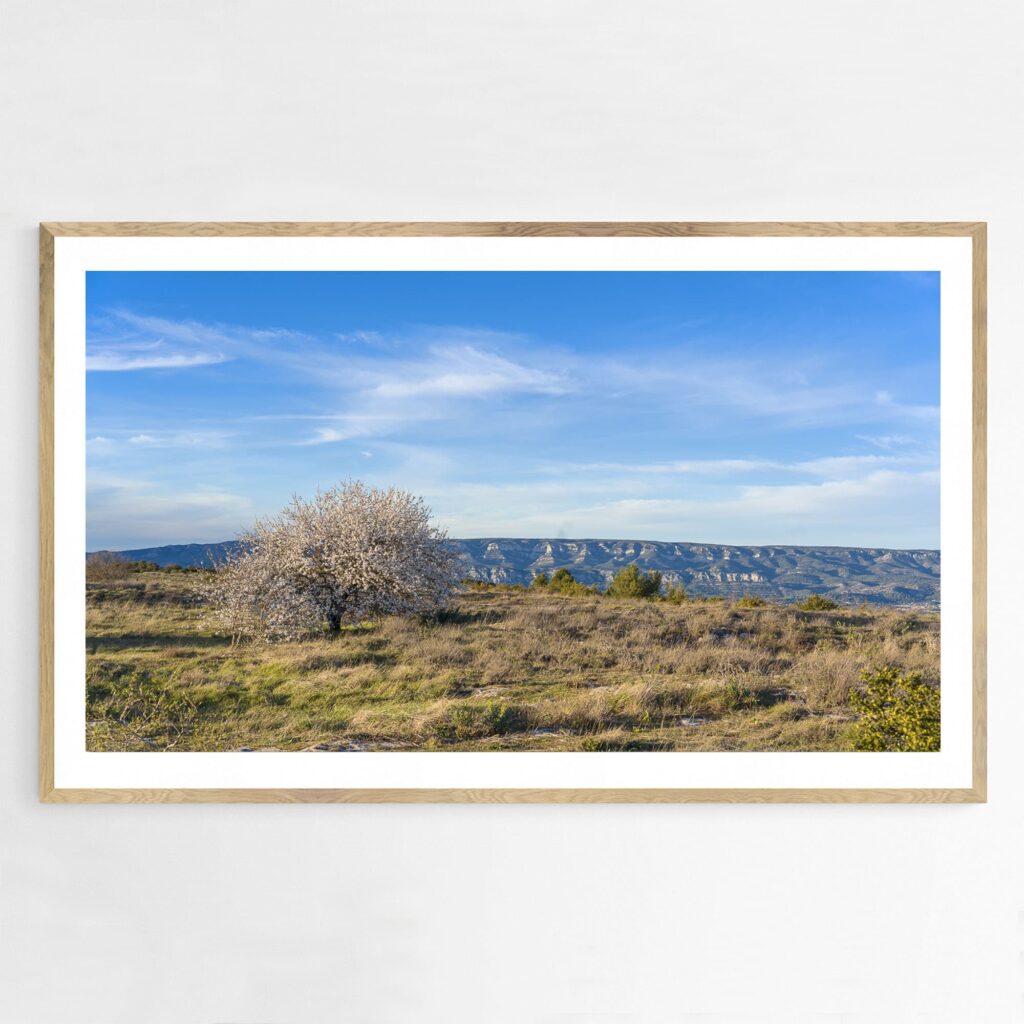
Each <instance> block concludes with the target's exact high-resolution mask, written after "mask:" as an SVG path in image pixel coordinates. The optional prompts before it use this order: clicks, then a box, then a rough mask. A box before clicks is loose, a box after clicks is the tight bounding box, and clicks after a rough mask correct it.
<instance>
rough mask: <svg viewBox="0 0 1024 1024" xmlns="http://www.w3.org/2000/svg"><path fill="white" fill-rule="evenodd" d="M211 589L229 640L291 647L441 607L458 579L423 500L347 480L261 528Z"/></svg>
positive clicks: (245, 539)
mask: <svg viewBox="0 0 1024 1024" xmlns="http://www.w3.org/2000/svg"><path fill="white" fill-rule="evenodd" d="M239 540H240V543H239V545H238V548H237V550H235V551H233V552H231V553H230V554H229V555H228V556H227V558H226V561H225V562H224V563H223V564H222V565H221V566H220V567H219V568H218V570H217V572H216V573H215V574H214V575H213V577H212V578H211V579H210V580H209V582H208V584H207V587H206V592H207V599H208V601H209V603H210V605H211V607H212V609H213V614H214V617H215V619H216V621H217V622H218V623H219V624H220V625H221V626H224V627H226V628H227V629H228V630H230V632H231V634H232V636H233V637H235V638H236V639H250V640H263V641H269V640H290V639H297V638H299V637H301V636H304V635H307V634H309V633H312V632H315V631H316V630H317V629H320V628H322V627H323V626H326V627H327V629H328V630H330V631H332V632H336V631H337V630H339V629H340V628H341V626H342V624H343V623H357V622H362V621H365V620H366V619H369V618H375V617H378V616H381V615H415V614H424V613H428V612H432V611H435V610H436V609H438V608H440V607H443V606H444V605H445V604H446V603H447V602H448V599H449V597H450V596H451V595H452V593H453V592H454V590H455V586H456V582H457V580H458V578H459V573H458V568H459V563H458V560H457V558H456V556H455V554H454V552H453V551H452V549H451V547H450V546H449V544H448V543H447V536H446V535H445V533H444V532H443V531H441V530H439V529H437V528H436V527H434V526H432V525H431V524H430V510H429V509H428V508H427V507H426V505H425V504H424V503H423V500H422V499H421V498H417V497H414V496H413V495H411V494H409V493H408V492H406V491H400V490H397V489H395V488H389V489H388V490H379V489H377V488H371V487H367V486H366V485H365V484H362V483H360V482H359V481H355V482H352V481H349V482H347V483H344V484H341V485H340V486H338V487H332V488H330V489H329V490H326V491H318V492H317V494H316V497H315V498H313V499H312V500H311V501H303V500H302V499H300V498H293V499H292V502H291V504H290V505H289V506H288V507H287V508H286V509H284V511H283V512H281V513H280V514H279V515H277V516H273V517H271V518H268V519H261V520H258V521H257V522H256V524H255V525H254V526H253V527H252V529H250V530H249V531H248V532H247V533H244V534H243V535H242V536H241V537H240V538H239Z"/></svg>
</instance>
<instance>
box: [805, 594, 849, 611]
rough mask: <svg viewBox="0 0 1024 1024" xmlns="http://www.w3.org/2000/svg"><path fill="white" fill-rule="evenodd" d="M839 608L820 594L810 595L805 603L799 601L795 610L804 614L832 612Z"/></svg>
mask: <svg viewBox="0 0 1024 1024" xmlns="http://www.w3.org/2000/svg"><path fill="white" fill-rule="evenodd" d="M838 607H839V605H838V604H836V602H835V601H833V600H832V599H831V598H828V597H822V596H821V594H811V596H810V597H809V598H807V599H806V600H805V601H801V602H800V604H798V605H797V608H801V609H803V611H805V612H834V611H835V610H836V609H837V608H838Z"/></svg>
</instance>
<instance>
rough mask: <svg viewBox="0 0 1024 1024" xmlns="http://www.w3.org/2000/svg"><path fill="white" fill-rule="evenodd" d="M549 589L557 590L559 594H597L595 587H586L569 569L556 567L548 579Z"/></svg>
mask: <svg viewBox="0 0 1024 1024" xmlns="http://www.w3.org/2000/svg"><path fill="white" fill-rule="evenodd" d="M547 589H548V590H554V591H557V592H558V593H559V594H572V595H574V596H577V597H579V596H581V595H583V594H595V593H597V591H595V590H594V588H593V587H585V586H584V585H583V584H582V583H580V581H579V580H577V579H576V577H575V576H573V574H572V573H571V572H569V570H568V569H556V570H555V571H554V572H553V573H552V574H551V579H550V580H548V584H547Z"/></svg>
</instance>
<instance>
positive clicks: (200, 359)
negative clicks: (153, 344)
mask: <svg viewBox="0 0 1024 1024" xmlns="http://www.w3.org/2000/svg"><path fill="white" fill-rule="evenodd" d="M228 358H229V357H228V356H226V355H224V353H223V352H197V353H195V354H194V355H187V354H185V353H183V352H176V353H173V354H170V355H159V354H158V353H153V354H152V355H131V354H129V353H125V352H118V351H116V350H110V349H100V350H99V351H97V352H92V353H89V354H88V355H86V357H85V368H86V370H90V371H94V372H104V373H124V372H127V371H129V370H181V369H185V368H187V367H190V366H209V365H211V364H214V363H223V362H227V360H228Z"/></svg>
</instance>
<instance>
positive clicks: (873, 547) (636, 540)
mask: <svg viewBox="0 0 1024 1024" xmlns="http://www.w3.org/2000/svg"><path fill="white" fill-rule="evenodd" d="M447 540H449V541H453V542H455V543H465V542H467V541H520V542H523V541H530V542H533V543H552V542H561V543H574V544H579V543H583V544H586V543H605V544H610V543H620V544H676V545H684V546H688V547H708V548H712V547H717V548H807V549H816V550H838V551H908V552H909V551H927V552H929V553H934V554H941V552H942V548H941V546H940V547H935V548H930V547H893V546H891V545H888V544H774V543H773V544H731V543H727V542H725V541H694V540H645V539H643V538H640V537H554V536H544V535H541V536H534V537H510V536H501V535H499V534H485V535H484V536H481V537H448V538H447ZM237 543H238V539H237V538H233V539H231V540H218V541H180V542H177V543H174V542H172V543H168V544H144V545H138V546H136V547H129V548H94V549H93V550H92V551H86V555H94V554H99V553H101V552H110V553H111V554H123V553H124V552H126V551H148V550H155V549H158V548H177V547H204V546H208V547H218V546H221V545H224V544H237Z"/></svg>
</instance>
